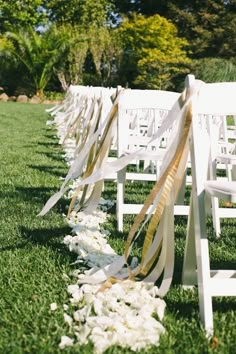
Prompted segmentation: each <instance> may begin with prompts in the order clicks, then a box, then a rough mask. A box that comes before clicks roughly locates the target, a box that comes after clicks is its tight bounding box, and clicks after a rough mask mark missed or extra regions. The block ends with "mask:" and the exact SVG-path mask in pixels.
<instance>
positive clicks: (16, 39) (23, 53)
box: [1, 27, 66, 96]
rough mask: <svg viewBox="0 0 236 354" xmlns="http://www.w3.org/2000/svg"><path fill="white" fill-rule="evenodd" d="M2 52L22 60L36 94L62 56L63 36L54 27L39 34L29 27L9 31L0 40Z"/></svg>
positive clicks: (38, 93) (64, 46) (63, 47)
mask: <svg viewBox="0 0 236 354" xmlns="http://www.w3.org/2000/svg"><path fill="white" fill-rule="evenodd" d="M2 43H3V45H2V50H1V52H2V54H5V55H9V56H10V57H14V58H15V59H16V60H17V61H19V62H22V64H23V65H24V66H25V68H26V70H27V71H28V73H29V75H30V77H31V79H32V81H33V83H34V86H35V90H36V94H37V95H38V96H43V91H44V89H45V87H46V85H47V83H48V82H49V80H50V79H51V77H52V75H53V69H54V67H55V66H56V65H57V63H58V62H59V60H60V59H61V58H62V55H63V53H64V51H65V48H66V42H65V36H63V33H61V32H60V31H58V30H57V28H56V27H50V28H49V29H48V30H47V31H46V32H44V33H42V34H40V33H37V32H35V31H34V29H32V28H31V27H28V28H27V30H26V29H22V30H19V31H14V30H12V31H9V32H7V33H6V35H5V37H4V42H3V41H2Z"/></svg>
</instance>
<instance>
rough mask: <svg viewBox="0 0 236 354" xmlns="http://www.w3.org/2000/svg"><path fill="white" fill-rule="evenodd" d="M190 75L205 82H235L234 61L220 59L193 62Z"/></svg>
mask: <svg viewBox="0 0 236 354" xmlns="http://www.w3.org/2000/svg"><path fill="white" fill-rule="evenodd" d="M192 73H193V74H195V76H196V78H197V79H200V80H203V81H205V82H227V81H236V61H235V59H231V60H230V59H221V58H204V59H198V60H194V61H193V66H192Z"/></svg>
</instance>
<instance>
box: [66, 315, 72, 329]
mask: <svg viewBox="0 0 236 354" xmlns="http://www.w3.org/2000/svg"><path fill="white" fill-rule="evenodd" d="M64 321H65V322H66V323H67V324H68V325H69V326H70V327H71V326H72V324H73V318H72V317H71V316H69V315H68V314H67V313H64Z"/></svg>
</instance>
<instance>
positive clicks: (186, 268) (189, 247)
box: [182, 198, 197, 286]
mask: <svg viewBox="0 0 236 354" xmlns="http://www.w3.org/2000/svg"><path fill="white" fill-rule="evenodd" d="M182 284H183V286H191V285H196V284H197V273H196V249H195V240H194V216H193V207H192V198H191V203H190V214H189V218H188V225H187V236H186V244H185V250H184V262H183V271H182Z"/></svg>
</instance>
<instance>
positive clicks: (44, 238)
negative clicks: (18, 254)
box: [20, 226, 77, 262]
mask: <svg viewBox="0 0 236 354" xmlns="http://www.w3.org/2000/svg"><path fill="white" fill-rule="evenodd" d="M70 233H71V228H70V227H69V226H62V227H52V228H47V227H42V228H35V229H30V228H27V227H25V226H21V227H20V234H21V236H22V238H23V239H25V243H24V242H22V246H23V245H25V246H26V245H29V244H31V245H41V246H46V247H49V248H50V249H51V250H52V251H54V252H55V253H57V254H59V255H60V256H62V257H66V258H67V259H68V258H69V260H70V261H71V262H73V261H75V260H76V258H77V255H76V254H75V253H72V252H70V251H69V250H68V247H67V246H66V245H65V244H64V243H63V238H64V237H65V236H66V235H68V234H70ZM23 247H24V246H23Z"/></svg>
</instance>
